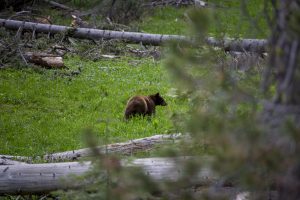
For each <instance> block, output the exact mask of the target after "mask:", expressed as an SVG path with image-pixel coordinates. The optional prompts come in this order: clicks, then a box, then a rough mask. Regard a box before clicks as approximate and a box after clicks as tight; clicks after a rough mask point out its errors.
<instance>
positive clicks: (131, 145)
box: [44, 134, 186, 162]
mask: <svg viewBox="0 0 300 200" xmlns="http://www.w3.org/2000/svg"><path fill="white" fill-rule="evenodd" d="M182 138H186V137H185V136H183V135H181V134H170V135H154V136H151V137H146V138H141V139H135V140H131V141H128V142H123V143H115V144H109V145H106V146H100V147H97V150H98V151H99V152H100V153H102V154H107V153H108V154H111V153H117V154H122V155H132V154H134V153H136V152H140V151H147V150H151V149H153V148H155V147H156V146H157V145H159V144H170V143H174V142H178V140H179V139H182ZM89 156H93V152H92V150H91V149H90V148H84V149H79V150H73V151H66V152H61V153H54V154H49V155H45V156H44V160H46V161H50V162H53V161H62V160H64V161H66V160H69V161H72V160H77V159H79V158H82V157H89Z"/></svg>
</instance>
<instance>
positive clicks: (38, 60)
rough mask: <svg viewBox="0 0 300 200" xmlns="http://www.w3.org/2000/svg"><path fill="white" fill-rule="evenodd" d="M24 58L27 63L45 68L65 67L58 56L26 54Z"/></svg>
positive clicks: (35, 53)
mask: <svg viewBox="0 0 300 200" xmlns="http://www.w3.org/2000/svg"><path fill="white" fill-rule="evenodd" d="M24 58H25V59H26V60H27V61H28V62H31V63H34V64H36V65H40V66H42V67H46V68H55V69H60V68H64V67H65V65H64V62H63V59H62V57H61V56H58V55H53V54H48V53H37V52H34V53H33V52H26V53H25V54H24Z"/></svg>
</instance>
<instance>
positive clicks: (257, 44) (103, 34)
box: [0, 19, 267, 53]
mask: <svg viewBox="0 0 300 200" xmlns="http://www.w3.org/2000/svg"><path fill="white" fill-rule="evenodd" d="M0 26H3V27H5V28H7V29H13V30H18V29H19V28H20V27H22V28H23V29H24V30H31V31H33V30H35V31H36V32H43V33H52V34H56V33H62V32H65V33H66V35H67V36H70V37H76V38H85V39H119V40H125V41H127V42H133V43H143V44H151V45H162V44H164V43H166V42H169V41H178V42H180V41H184V42H192V41H193V40H192V39H191V38H189V37H186V36H181V35H162V34H149V33H138V32H122V31H109V30H99V29H88V28H72V27H67V26H59V25H47V24H39V23H32V22H23V21H16V20H6V19H0ZM206 42H207V44H208V45H212V46H216V47H220V48H224V49H225V50H226V51H254V52H259V53H262V52H265V51H266V45H267V42H266V40H259V39H240V40H233V39H229V38H225V39H223V40H217V39H214V38H207V39H206Z"/></svg>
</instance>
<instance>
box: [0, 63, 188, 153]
mask: <svg viewBox="0 0 300 200" xmlns="http://www.w3.org/2000/svg"><path fill="white" fill-rule="evenodd" d="M66 63H67V66H70V67H72V68H74V69H76V68H77V67H78V66H81V67H82V69H83V70H82V73H81V74H80V75H78V76H76V77H72V78H70V77H64V76H59V75H56V72H55V71H51V70H50V71H46V70H45V71H43V72H42V73H37V72H35V71H34V70H32V69H24V70H2V71H1V73H0V80H1V81H0V91H1V92H0V108H1V109H0V110H1V113H0V134H1V140H0V154H19V155H40V154H44V153H49V152H58V151H64V150H72V149H78V148H81V147H83V146H85V143H84V141H83V140H82V133H83V132H84V130H85V129H87V128H89V129H92V130H93V132H95V133H96V134H97V135H98V136H99V142H100V143H104V138H105V140H107V142H116V141H124V140H128V139H134V138H140V137H146V136H150V135H153V134H156V133H157V134H161V133H170V132H177V131H178V130H176V129H175V128H174V126H173V124H172V121H171V117H172V114H173V113H177V112H185V111H186V110H187V102H186V100H183V99H176V98H172V97H171V96H168V95H167V94H168V91H169V90H170V88H171V87H172V86H171V84H170V82H169V77H168V72H167V71H166V69H164V68H163V66H162V65H161V62H154V61H153V60H152V59H142V60H135V59H133V58H126V57H123V58H120V59H114V60H103V61H99V62H90V61H86V60H85V61H82V60H81V59H79V58H76V57H75V58H74V57H72V58H68V59H66ZM136 63H138V64H136ZM156 92H160V93H161V95H162V96H163V97H164V98H165V99H166V101H167V102H168V104H169V105H168V106H167V107H157V113H156V116H155V117H153V118H152V119H147V118H145V119H143V118H136V119H133V120H131V121H129V122H126V121H124V119H123V115H124V109H125V106H126V103H127V100H128V99H129V98H130V97H131V96H133V95H136V94H143V95H148V94H153V93H156ZM101 138H103V139H101Z"/></svg>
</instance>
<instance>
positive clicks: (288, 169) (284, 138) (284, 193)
mask: <svg viewBox="0 0 300 200" xmlns="http://www.w3.org/2000/svg"><path fill="white" fill-rule="evenodd" d="M272 2H273V5H274V9H273V10H274V13H275V15H274V16H275V26H274V28H273V30H272V36H271V38H270V41H269V43H270V46H271V48H270V63H269V66H268V68H267V69H266V71H265V75H264V83H263V87H264V88H265V89H266V88H267V87H268V86H269V85H270V82H271V80H272V79H275V85H276V92H275V96H274V98H273V101H270V102H266V103H265V106H264V115H263V124H264V126H266V127H267V128H268V130H267V133H266V135H267V136H268V137H269V139H268V141H271V142H268V144H269V145H272V144H273V146H272V148H277V149H279V150H280V151H281V153H282V154H283V155H284V156H285V157H287V158H286V160H285V161H282V163H280V164H279V165H281V166H282V167H284V168H285V169H284V172H281V174H278V177H276V178H277V179H278V180H279V182H280V184H278V191H279V199H290V200H296V199H300V160H299V128H300V87H299V86H300V60H299V58H300V44H299V42H300V19H299V13H300V4H299V0H279V1H272ZM273 74H275V76H273ZM287 121H289V122H291V123H290V124H293V125H294V130H292V129H291V128H290V129H289V130H287V129H285V127H286V122H287ZM289 127H292V126H291V125H290V126H289ZM297 129H298V131H297V132H295V130H297ZM285 162H288V164H284V163H285Z"/></svg>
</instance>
